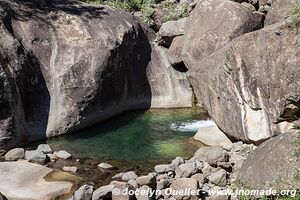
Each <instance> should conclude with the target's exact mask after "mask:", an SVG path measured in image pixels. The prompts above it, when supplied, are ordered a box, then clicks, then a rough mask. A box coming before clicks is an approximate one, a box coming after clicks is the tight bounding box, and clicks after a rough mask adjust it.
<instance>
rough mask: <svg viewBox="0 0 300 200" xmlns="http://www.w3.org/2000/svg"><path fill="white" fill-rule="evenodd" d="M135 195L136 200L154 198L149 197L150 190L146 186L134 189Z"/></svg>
mask: <svg viewBox="0 0 300 200" xmlns="http://www.w3.org/2000/svg"><path fill="white" fill-rule="evenodd" d="M136 192H137V193H136V194H137V195H135V197H136V199H137V200H151V199H154V196H151V194H152V193H151V192H152V189H151V188H150V187H149V186H147V185H144V186H142V187H140V188H138V189H136Z"/></svg>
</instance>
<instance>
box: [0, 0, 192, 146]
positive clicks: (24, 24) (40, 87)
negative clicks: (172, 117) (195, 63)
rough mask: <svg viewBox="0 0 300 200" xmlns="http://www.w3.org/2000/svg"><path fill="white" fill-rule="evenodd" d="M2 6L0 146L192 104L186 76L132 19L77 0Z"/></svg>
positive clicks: (119, 12)
mask: <svg viewBox="0 0 300 200" xmlns="http://www.w3.org/2000/svg"><path fill="white" fill-rule="evenodd" d="M0 9H1V15H0V16H1V19H0V21H1V23H0V32H1V38H0V55H1V57H0V58H1V59H0V60H1V69H0V70H1V71H0V75H1V79H0V80H1V83H2V84H0V90H1V96H0V99H1V100H0V103H1V109H0V110H1V111H0V112H1V115H0V119H1V125H0V133H1V134H0V143H1V145H0V146H1V148H2V149H6V148H9V147H10V146H14V145H16V144H21V143H22V142H28V141H33V140H37V139H42V138H45V137H51V136H56V135H61V134H65V133H67V132H71V131H74V130H76V129H79V128H83V127H85V126H88V125H91V124H93V123H96V122H99V121H102V120H104V119H107V118H110V117H112V116H114V115H116V114H118V113H120V112H123V111H126V110H131V109H140V108H150V107H190V106H191V105H192V91H191V89H190V87H189V82H188V81H187V79H186V77H185V75H183V74H179V75H178V74H176V72H175V71H174V69H173V68H172V67H170V66H171V65H169V64H168V63H166V62H165V61H164V60H163V56H161V53H162V52H160V51H159V50H158V49H157V47H155V46H154V45H153V44H151V43H150V41H149V39H148V36H147V35H146V33H145V30H144V29H143V28H142V27H141V25H140V23H139V21H138V20H136V19H135V18H134V17H132V16H131V15H130V14H128V13H126V12H124V11H120V10H115V9H112V8H109V7H93V6H90V5H87V4H83V3H79V2H76V1H39V2H35V1H30V0H28V1H22V2H19V1H6V0H1V1H0ZM149 38H150V37H149ZM151 60H152V61H151ZM153 60H154V61H153ZM174 88H175V90H174ZM176 88H177V89H176ZM171 89H173V90H171ZM162 99H163V100H162Z"/></svg>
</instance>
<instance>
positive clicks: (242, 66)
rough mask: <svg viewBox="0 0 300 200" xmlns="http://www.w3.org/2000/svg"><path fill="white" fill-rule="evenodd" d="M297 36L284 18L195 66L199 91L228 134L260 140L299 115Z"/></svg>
mask: <svg viewBox="0 0 300 200" xmlns="http://www.w3.org/2000/svg"><path fill="white" fill-rule="evenodd" d="M297 41H299V34H297V33H296V32H295V31H293V30H290V29H288V28H287V27H286V25H285V23H284V22H282V23H281V22H280V23H277V24H274V25H272V26H269V27H266V28H264V29H261V30H259V31H255V32H252V33H248V34H245V35H243V36H241V37H239V38H237V39H235V40H234V41H233V42H231V43H230V44H229V45H227V46H226V47H224V48H223V49H221V50H219V51H217V52H216V53H214V54H213V55H211V56H209V57H207V58H205V59H203V60H202V61H201V62H199V63H198V65H197V67H196V66H194V67H193V68H191V69H190V70H189V72H188V74H189V75H188V77H189V79H190V81H191V84H192V86H193V88H194V91H195V94H196V96H197V97H198V99H201V100H202V102H203V105H204V107H205V108H206V109H207V110H208V112H209V114H210V115H211V116H212V118H213V119H214V120H215V122H216V123H217V124H218V126H219V127H220V129H221V130H222V131H224V132H225V133H226V134H227V135H229V136H231V137H233V138H235V139H241V140H244V141H249V142H255V143H258V142H261V141H263V140H266V139H268V138H270V137H272V136H275V135H277V134H279V133H282V132H284V131H285V130H287V129H288V128H289V127H290V126H291V125H292V122H293V121H295V120H297V119H299V109H300V107H299V103H300V96H299V94H300V91H299V89H300V87H299V86H300V82H299V80H300V71H299V56H298V55H299V53H300V52H299V45H298V42H297ZM266 44H267V45H266Z"/></svg>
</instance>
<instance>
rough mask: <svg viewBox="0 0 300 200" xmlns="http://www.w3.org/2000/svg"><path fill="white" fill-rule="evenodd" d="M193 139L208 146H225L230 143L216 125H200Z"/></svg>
mask: <svg viewBox="0 0 300 200" xmlns="http://www.w3.org/2000/svg"><path fill="white" fill-rule="evenodd" d="M194 139H195V140H199V141H200V142H202V143H204V144H206V145H209V146H227V145H230V144H232V142H231V141H230V140H229V139H228V137H227V136H226V135H225V134H224V133H223V132H222V131H221V130H220V129H219V128H218V126H217V125H213V126H209V127H201V128H200V129H199V130H198V131H197V133H196V135H194Z"/></svg>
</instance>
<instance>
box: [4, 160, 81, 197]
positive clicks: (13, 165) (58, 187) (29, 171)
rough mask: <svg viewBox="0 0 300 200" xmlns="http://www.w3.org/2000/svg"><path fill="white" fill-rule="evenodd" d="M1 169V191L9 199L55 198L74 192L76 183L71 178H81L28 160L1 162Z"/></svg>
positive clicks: (74, 179)
mask: <svg viewBox="0 0 300 200" xmlns="http://www.w3.org/2000/svg"><path fill="white" fill-rule="evenodd" d="M0 171H1V172H3V173H0V191H1V192H2V193H3V194H4V195H5V196H6V198H8V199H32V200H41V199H43V200H51V199H55V198H58V197H61V196H64V195H68V194H70V192H72V190H71V189H72V187H73V185H74V184H76V183H75V182H72V181H69V180H73V181H76V180H77V181H79V180H80V179H79V178H78V177H75V176H72V175H69V174H67V173H63V174H61V172H55V171H54V170H52V169H50V168H47V167H43V166H41V165H38V164H32V163H29V162H27V161H15V162H0ZM52 177H53V178H52ZM55 177H56V178H55ZM58 177H59V178H58Z"/></svg>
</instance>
